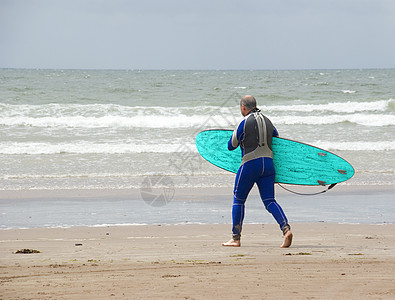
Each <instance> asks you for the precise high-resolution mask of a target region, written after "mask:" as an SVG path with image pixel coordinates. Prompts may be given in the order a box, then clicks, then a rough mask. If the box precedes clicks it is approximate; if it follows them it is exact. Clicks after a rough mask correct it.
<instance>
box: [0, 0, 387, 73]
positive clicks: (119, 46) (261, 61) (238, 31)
mask: <svg viewBox="0 0 395 300" xmlns="http://www.w3.org/2000/svg"><path fill="white" fill-rule="evenodd" d="M0 67H1V68H4V67H11V68H65V69H66V68H76V69H82V68H87V69H310V68H314V69H320V68H327V69H334V68H395V0H237V1H236V0H195V1H192V0H138V1H137V0H95V1H94V0H0Z"/></svg>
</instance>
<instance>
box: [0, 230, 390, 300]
mask: <svg viewBox="0 0 395 300" xmlns="http://www.w3.org/2000/svg"><path fill="white" fill-rule="evenodd" d="M292 229H293V232H294V242H293V244H292V246H291V247H290V248H287V249H282V248H280V247H279V246H280V245H281V243H282V236H281V232H280V230H279V229H278V227H277V225H274V224H269V225H267V224H265V225H252V224H247V225H245V226H244V229H243V236H242V247H240V248H228V247H222V246H221V243H222V242H224V241H227V240H228V239H229V238H230V225H226V224H222V225H166V226H165V225H162V226H157V225H142V226H105V227H72V228H38V229H8V230H1V231H0V235H1V236H0V268H1V275H0V276H1V278H0V280H1V281H0V282H1V284H0V299H285V298H289V299H336V298H338V299H394V298H395V287H394V278H395V277H394V274H395V273H394V270H395V235H394V230H395V225H394V224H384V225H367V224H355V225H353V224H332V223H295V224H293V227H292ZM22 249H30V250H37V251H39V252H40V253H32V254H16V251H17V250H22Z"/></svg>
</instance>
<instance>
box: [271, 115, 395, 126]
mask: <svg viewBox="0 0 395 300" xmlns="http://www.w3.org/2000/svg"><path fill="white" fill-rule="evenodd" d="M271 119H272V121H273V123H274V124H286V125H302V124H304V125H306V124H307V125H330V124H337V123H344V122H350V123H355V124H359V125H364V126H375V127H376V126H391V125H395V115H387V114H350V115H325V116H281V117H271Z"/></svg>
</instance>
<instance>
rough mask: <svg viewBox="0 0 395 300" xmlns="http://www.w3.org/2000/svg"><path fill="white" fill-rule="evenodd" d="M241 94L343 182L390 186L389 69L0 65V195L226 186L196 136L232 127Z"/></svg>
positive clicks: (394, 98)
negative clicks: (334, 165) (334, 166)
mask: <svg viewBox="0 0 395 300" xmlns="http://www.w3.org/2000/svg"><path fill="white" fill-rule="evenodd" d="M245 94H251V95H254V96H255V98H256V99H257V101H258V107H259V108H260V109H261V110H262V111H263V112H264V114H265V115H266V116H268V117H269V118H270V119H271V120H272V122H273V123H274V125H275V126H276V128H277V130H278V131H279V134H280V136H282V137H286V138H289V139H293V140H297V141H301V142H305V143H308V144H312V145H314V146H317V147H321V148H324V149H326V150H329V151H331V152H334V153H336V154H338V155H340V156H341V157H343V158H345V159H346V160H347V161H349V162H350V163H351V164H352V165H353V166H354V168H355V171H356V173H355V175H354V177H353V178H352V179H351V180H349V181H347V182H345V183H342V184H343V185H353V186H365V185H375V186H380V185H382V186H388V185H390V186H394V185H395V176H394V173H395V155H394V153H395V152H394V150H395V69H367V70H289V71H287V70H250V71H248V70H246V71H232V70H225V71H222V70H210V71H204V70H201V71H194V70H190V71H182V70H179V71H177V70H156V71H155V70H30V69H29V70H23V69H0V161H1V168H0V193H1V192H2V191H3V192H5V191H8V192H9V191H31V190H49V191H51V190H97V189H105V190H121V189H141V190H142V191H143V192H146V194H148V195H149V193H150V190H149V189H150V187H152V186H155V187H159V188H167V187H171V189H170V190H169V192H170V193H174V192H176V190H177V188H212V187H214V188H215V187H231V186H233V180H234V174H230V173H227V172H226V171H223V170H221V169H219V168H217V167H214V166H212V165H211V164H209V163H207V162H206V161H204V160H203V159H202V158H201V157H200V155H199V154H198V152H197V150H196V147H195V144H194V139H195V136H196V134H197V133H198V132H199V131H201V130H205V129H214V128H216V129H217V128H223V129H233V128H234V127H235V126H236V124H237V123H238V122H239V121H240V120H241V118H242V116H241V114H240V110H239V100H240V98H241V97H242V96H243V95H245ZM147 199H148V200H149V199H151V198H149V197H148V198H147Z"/></svg>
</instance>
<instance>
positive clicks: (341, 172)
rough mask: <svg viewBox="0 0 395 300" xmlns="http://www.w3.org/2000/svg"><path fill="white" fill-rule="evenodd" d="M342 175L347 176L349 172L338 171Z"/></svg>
mask: <svg viewBox="0 0 395 300" xmlns="http://www.w3.org/2000/svg"><path fill="white" fill-rule="evenodd" d="M337 171H338V172H339V173H340V174H343V175H346V174H347V171H345V170H340V169H339V170H337Z"/></svg>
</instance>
